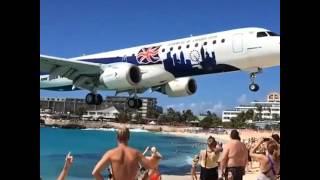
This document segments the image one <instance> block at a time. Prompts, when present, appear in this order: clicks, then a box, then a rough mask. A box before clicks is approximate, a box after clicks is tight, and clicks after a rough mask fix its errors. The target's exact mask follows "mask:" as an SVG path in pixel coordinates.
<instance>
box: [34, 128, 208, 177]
mask: <svg viewBox="0 0 320 180" xmlns="http://www.w3.org/2000/svg"><path fill="white" fill-rule="evenodd" d="M130 132H131V134H130V141H129V145H130V146H132V147H134V148H136V149H138V150H140V151H141V152H143V151H144V149H145V148H146V147H147V146H156V147H157V149H158V150H159V152H160V153H161V154H162V156H163V160H162V161H161V162H160V171H161V173H162V174H176V175H178V174H185V173H187V172H189V171H190V167H191V161H192V157H193V156H194V155H195V154H196V153H197V152H199V150H200V149H201V147H204V146H203V145H201V144H200V143H204V142H205V141H204V140H200V139H197V138H184V137H177V136H171V135H166V134H162V133H152V132H148V131H145V130H130ZM116 145H117V142H116V133H115V131H114V129H85V130H79V129H60V128H40V176H41V177H42V179H44V180H46V179H56V178H57V176H58V175H59V173H60V171H61V169H62V167H63V165H64V159H65V156H66V154H67V153H68V152H71V154H72V155H73V156H74V162H73V165H72V168H71V170H70V172H69V176H68V179H71V180H72V179H80V180H81V179H92V176H91V171H92V169H93V168H94V166H95V164H96V163H97V161H98V160H99V159H100V158H101V156H102V155H103V154H104V153H105V152H106V151H107V150H109V149H111V148H113V147H115V146H116ZM104 174H105V175H106V174H107V172H105V173H104Z"/></svg>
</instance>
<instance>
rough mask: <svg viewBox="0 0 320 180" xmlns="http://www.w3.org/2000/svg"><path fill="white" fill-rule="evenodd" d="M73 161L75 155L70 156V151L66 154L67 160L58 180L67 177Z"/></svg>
mask: <svg viewBox="0 0 320 180" xmlns="http://www.w3.org/2000/svg"><path fill="white" fill-rule="evenodd" d="M72 162H73V157H72V156H70V153H69V154H68V155H67V156H66V161H65V163H64V166H63V169H62V171H61V173H60V175H59V177H58V179H57V180H64V179H65V178H66V177H67V175H68V172H69V169H70V167H71V164H72Z"/></svg>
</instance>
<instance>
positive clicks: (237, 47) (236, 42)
mask: <svg viewBox="0 0 320 180" xmlns="http://www.w3.org/2000/svg"><path fill="white" fill-rule="evenodd" d="M232 50H233V52H234V53H241V52H243V34H235V35H233V37H232Z"/></svg>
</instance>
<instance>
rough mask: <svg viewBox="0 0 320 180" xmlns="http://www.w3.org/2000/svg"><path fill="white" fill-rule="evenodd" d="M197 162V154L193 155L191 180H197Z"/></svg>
mask: <svg viewBox="0 0 320 180" xmlns="http://www.w3.org/2000/svg"><path fill="white" fill-rule="evenodd" d="M198 162H199V154H197V155H195V156H194V158H193V160H192V168H191V177H192V180H198V177H197V173H196V168H195V167H196V166H197V163H198Z"/></svg>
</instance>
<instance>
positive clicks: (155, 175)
mask: <svg viewBox="0 0 320 180" xmlns="http://www.w3.org/2000/svg"><path fill="white" fill-rule="evenodd" d="M148 150H149V147H147V148H146V150H145V151H144V153H143V154H145V153H146V152H147V151H148ZM146 158H147V159H149V160H150V161H151V163H152V164H153V166H154V168H152V169H149V170H148V171H146V172H145V174H144V176H143V178H142V180H161V174H160V171H159V163H160V160H161V159H162V155H161V154H160V153H159V151H158V150H157V149H156V147H152V148H151V156H147V157H146Z"/></svg>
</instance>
